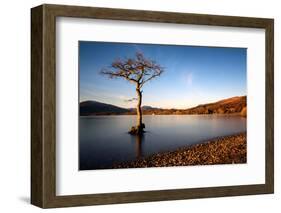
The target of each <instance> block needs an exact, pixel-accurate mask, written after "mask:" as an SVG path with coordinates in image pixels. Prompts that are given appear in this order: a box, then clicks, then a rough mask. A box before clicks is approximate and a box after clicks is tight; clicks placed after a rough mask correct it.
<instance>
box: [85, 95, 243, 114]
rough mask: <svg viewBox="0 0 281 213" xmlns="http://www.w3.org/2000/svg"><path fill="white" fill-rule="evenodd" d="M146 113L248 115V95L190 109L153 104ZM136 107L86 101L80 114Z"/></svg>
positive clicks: (145, 108)
mask: <svg viewBox="0 0 281 213" xmlns="http://www.w3.org/2000/svg"><path fill="white" fill-rule="evenodd" d="M142 111H143V114H144V115H170V114H176V115H183V114H234V113H236V114H240V113H241V115H243V116H246V112H247V97H246V96H237V97H232V98H227V99H224V100H220V101H217V102H213V103H207V104H201V105H198V106H196V107H192V108H188V109H162V108H156V107H151V106H143V107H142ZM134 114H136V109H135V108H129V109H126V108H121V107H117V106H114V105H111V104H105V103H101V102H97V101H85V102H81V103H80V115H82V116H86V115H134Z"/></svg>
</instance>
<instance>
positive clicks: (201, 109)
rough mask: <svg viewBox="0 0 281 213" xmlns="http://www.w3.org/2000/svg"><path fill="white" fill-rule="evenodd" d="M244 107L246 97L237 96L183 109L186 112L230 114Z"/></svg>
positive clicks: (238, 111) (245, 105)
mask: <svg viewBox="0 0 281 213" xmlns="http://www.w3.org/2000/svg"><path fill="white" fill-rule="evenodd" d="M245 107H247V97H246V96H237V97H232V98H227V99H224V100H220V101H217V102H214V103H208V104H201V105H198V106H196V107H193V108H190V109H186V110H184V111H185V113H186V114H214V113H215V114H230V113H240V112H241V111H242V109H243V108H245Z"/></svg>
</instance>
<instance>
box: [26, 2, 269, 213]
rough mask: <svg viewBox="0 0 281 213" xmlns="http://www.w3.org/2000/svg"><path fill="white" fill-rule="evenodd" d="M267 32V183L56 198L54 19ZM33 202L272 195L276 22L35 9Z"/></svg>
mask: <svg viewBox="0 0 281 213" xmlns="http://www.w3.org/2000/svg"><path fill="white" fill-rule="evenodd" d="M59 16H63V17H79V18H95V19H111V20H128V21H146V22H163V23H178V24H196V25H213V26H232V27H248V28H263V29H265V32H266V59H265V60H266V119H265V123H266V138H265V141H266V150H265V151H266V168H265V170H266V177H265V180H266V181H265V184H259V185H246V186H227V187H224V186H222V187H208V188H195V189H175V190H159V191H143V192H124V193H106V194H91V195H69V196H56V146H55V145H56V140H55V138H56V137H55V135H56V84H55V82H56V81H55V76H56V68H55V64H56V57H55V52H56V41H55V35H56V32H55V29H56V17H59ZM31 26H32V28H31V84H32V85H31V94H32V95H31V112H32V113H31V114H32V117H31V203H32V204H34V205H36V206H39V207H42V208H52V207H66V206H82V205H98V204H114V203H131V202H146V201H161V200H178V199H190V198H207V197H219V196H237V195H252V194H267V193H273V191H274V147H273V145H274V143H273V141H274V67H273V66H274V32H273V30H274V21H273V19H263V18H248V17H232V16H215V15H198V14H184V13H168V12H154V11H140V10H125V9H109V8H92V7H77V6H63V5H41V6H38V7H35V8H32V9H31Z"/></svg>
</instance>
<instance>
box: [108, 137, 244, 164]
mask: <svg viewBox="0 0 281 213" xmlns="http://www.w3.org/2000/svg"><path fill="white" fill-rule="evenodd" d="M241 163H247V137H246V132H243V133H239V134H235V135H229V136H223V137H218V138H216V139H210V140H207V141H204V142H202V143H200V144H196V145H191V146H187V147H181V148H178V149H177V150H174V151H168V152H161V153H156V154H153V155H150V156H148V157H144V158H140V159H137V160H134V161H131V162H125V163H120V164H115V165H113V167H112V168H147V167H171V166H195V165H215V164H241Z"/></svg>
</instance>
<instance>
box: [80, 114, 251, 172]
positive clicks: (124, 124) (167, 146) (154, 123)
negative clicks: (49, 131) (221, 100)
mask: <svg viewBox="0 0 281 213" xmlns="http://www.w3.org/2000/svg"><path fill="white" fill-rule="evenodd" d="M143 122H144V123H145V125H146V131H147V132H146V133H145V134H144V136H143V137H142V138H140V137H137V136H131V135H130V134H128V133H127V132H128V130H129V129H130V127H131V126H133V125H135V123H136V116H132V115H122V116H91V117H89V116H88V117H80V126H79V128H80V131H79V134H80V136H79V137H80V140H79V168H80V170H89V169H106V168H109V167H110V166H112V164H113V163H120V162H124V161H131V160H135V159H137V158H139V157H145V156H148V155H151V154H154V153H157V152H163V151H172V150H175V149H177V148H179V147H183V146H187V145H191V144H196V143H200V142H202V141H205V140H208V139H211V138H215V137H219V136H226V135H231V134H236V133H240V132H244V131H246V119H245V118H243V117H240V116H227V115H226V116H225V115H155V116H153V115H146V116H143Z"/></svg>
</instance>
